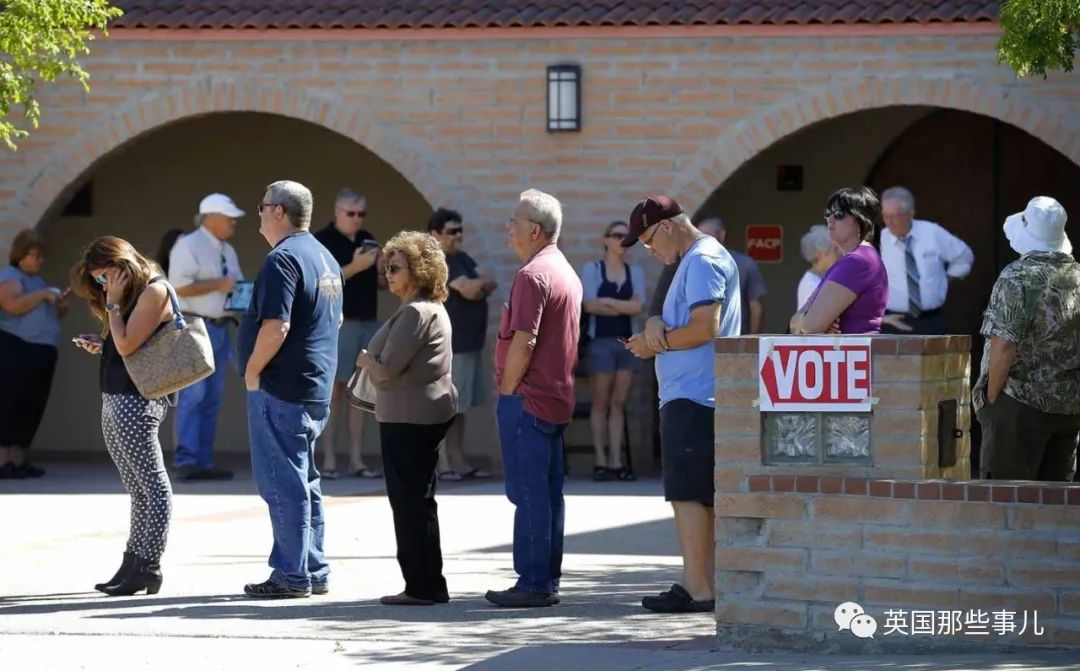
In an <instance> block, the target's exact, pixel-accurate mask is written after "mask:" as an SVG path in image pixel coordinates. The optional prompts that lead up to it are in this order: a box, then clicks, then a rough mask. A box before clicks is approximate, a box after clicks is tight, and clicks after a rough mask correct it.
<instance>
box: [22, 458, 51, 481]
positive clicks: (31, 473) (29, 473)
mask: <svg viewBox="0 0 1080 671" xmlns="http://www.w3.org/2000/svg"><path fill="white" fill-rule="evenodd" d="M16 468H17V469H19V472H20V473H22V477H24V478H40V477H41V476H43V475H45V469H44V468H42V467H41V466H35V465H33V464H31V463H30V462H29V461H24V462H22V464H21V465H19V466H16Z"/></svg>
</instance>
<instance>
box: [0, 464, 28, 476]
mask: <svg viewBox="0 0 1080 671" xmlns="http://www.w3.org/2000/svg"><path fill="white" fill-rule="evenodd" d="M25 478H26V474H25V473H23V472H22V469H20V468H19V467H18V466H16V465H15V462H14V461H9V462H7V463H6V464H4V465H3V466H0V480H23V479H25Z"/></svg>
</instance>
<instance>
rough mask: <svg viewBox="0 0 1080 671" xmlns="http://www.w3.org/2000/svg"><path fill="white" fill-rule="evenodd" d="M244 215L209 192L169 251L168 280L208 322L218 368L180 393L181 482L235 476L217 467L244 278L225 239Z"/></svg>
mask: <svg viewBox="0 0 1080 671" xmlns="http://www.w3.org/2000/svg"><path fill="white" fill-rule="evenodd" d="M242 216H244V212H243V210H241V209H240V208H238V207H237V206H236V204H235V203H233V201H232V199H231V198H229V197H228V196H226V195H224V194H220V193H213V194H210V195H209V196H207V197H206V198H203V199H202V202H201V203H199V213H198V214H197V215H195V224H196V226H198V228H196V229H195V231H193V232H191V233H188V234H187V235H185V236H183V237H181V238H180V239H179V240H177V241H176V244H175V245H174V246H173V248H172V251H171V252H170V253H169V282H170V283H171V284H172V285H173V286H174V287H176V294H177V296H178V297H179V299H180V309H181V310H182V311H183V312H184V314H185V315H189V316H199V317H202V318H203V320H204V321H205V322H206V332H207V333H208V334H209V335H210V343H211V344H212V345H213V348H214V364H215V367H216V369H215V371H214V374H213V375H211V376H210V377H208V378H206V379H204V380H202V381H200V382H198V383H196V384H193V385H192V386H190V387H188V388H186V389H183V390H181V391H180V400H179V402H178V403H177V406H176V454H175V455H174V457H173V466H174V467H175V468H176V470H177V475H178V477H179V479H180V480H229V479H231V478H232V472H230V471H225V470H220V469H215V468H214V461H213V449H214V436H215V435H216V433H217V420H218V410H219V409H220V407H221V396H222V392H223V391H224V389H225V371H226V369H227V368H228V366H229V362H230V361H231V359H232V346H231V345H230V342H229V324H230V323H232V322H235V316H234V315H233V313H231V312H230V311H229V310H227V309H226V304H227V301H228V298H229V294H230V292H231V291H232V290H233V287H234V286H236V282H237V281H238V280H242V279H244V275H243V273H242V272H241V270H240V261H239V260H238V259H237V258H236V250H235V249H233V246H232V245H230V244H229V243H228V242H226V240H228V239H229V238H231V237H232V236H233V233H235V232H236V218H237V217H242Z"/></svg>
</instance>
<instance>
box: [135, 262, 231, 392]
mask: <svg viewBox="0 0 1080 671" xmlns="http://www.w3.org/2000/svg"><path fill="white" fill-rule="evenodd" d="M158 279H160V278H155V279H154V280H151V282H154V281H157V280H158ZM165 288H166V290H167V291H168V292H169V300H170V301H171V302H172V309H173V320H172V323H171V324H165V325H162V326H161V327H159V328H158V330H157V331H155V332H154V334H153V335H151V336H150V338H149V339H148V340H147V341H146V342H144V343H143V344H142V347H140V348H139V349H137V350H135V351H134V352H132V353H131V354H129V355H128V356H126V357H124V367H125V368H127V372H128V375H129V376H130V377H131V381H132V382H134V383H135V387H136V388H137V389H138V390H139V393H140V394H142V396H143V397H144V398H148V399H156V398H162V397H163V396H168V395H169V394H172V393H174V392H177V391H179V390H181V389H183V388H184V387H190V386H191V385H193V384H195V383H196V382H198V381H199V380H202V379H204V378H207V377H210V376H211V375H213V374H214V348H213V347H212V346H211V344H210V336H209V335H207V333H206V324H205V323H203V320H202V319H200V318H198V317H192V318H190V319H185V318H184V315H183V313H181V312H180V304H179V303H178V302H177V300H176V293H175V292H174V291H173V288H172V286H171V285H170V284H169V283H168V282H166V283H165Z"/></svg>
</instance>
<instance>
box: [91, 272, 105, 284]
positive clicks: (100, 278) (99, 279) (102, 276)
mask: <svg viewBox="0 0 1080 671" xmlns="http://www.w3.org/2000/svg"><path fill="white" fill-rule="evenodd" d="M94 281H95V282H97V283H98V284H100V285H101V286H105V285H107V284H108V283H109V278H108V277H106V276H105V273H101V274H100V275H94Z"/></svg>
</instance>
